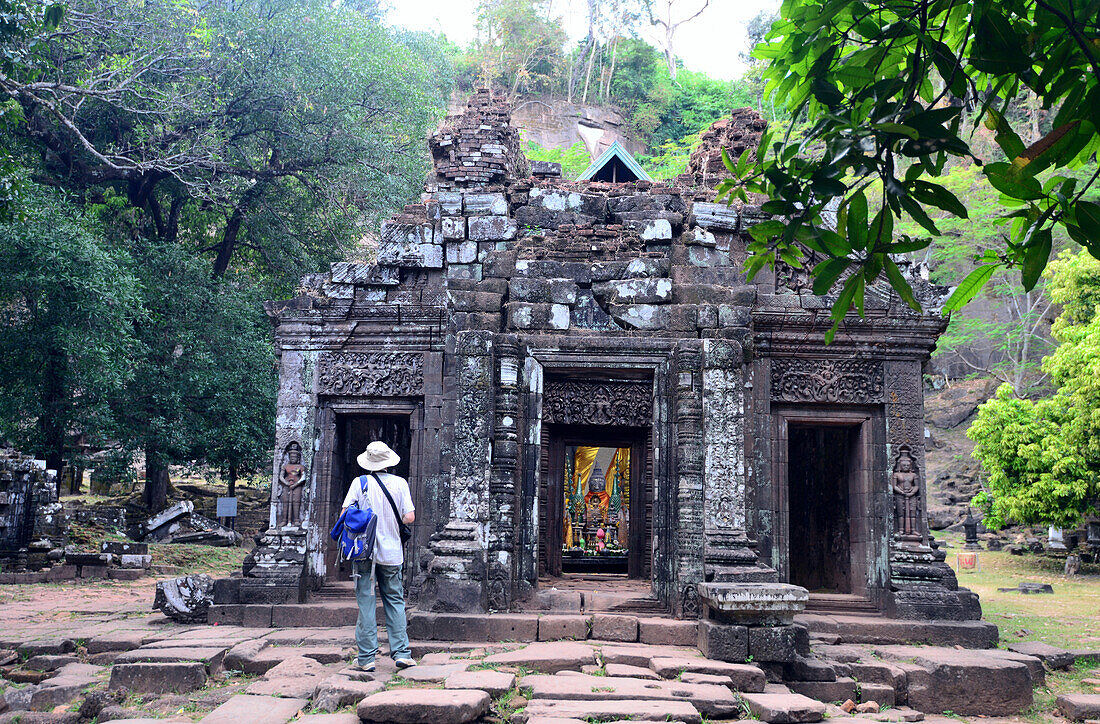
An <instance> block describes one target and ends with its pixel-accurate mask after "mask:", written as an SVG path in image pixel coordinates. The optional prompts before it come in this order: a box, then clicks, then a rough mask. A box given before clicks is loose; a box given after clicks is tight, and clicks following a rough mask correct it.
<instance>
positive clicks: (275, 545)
mask: <svg viewBox="0 0 1100 724" xmlns="http://www.w3.org/2000/svg"><path fill="white" fill-rule="evenodd" d="M509 118H510V109H509V107H508V106H507V104H506V103H504V102H503V101H502V100H499V99H496V98H494V97H492V96H491V95H490V94H488V93H487V92H478V93H476V94H475V95H474V96H473V97H472V98H471V100H470V102H469V105H468V107H467V109H466V111H465V113H464V114H462V115H460V116H457V117H454V118H451V119H448V123H447V124H446V125H445V126H444V127H443V128H442V129H441V130H440V131H439V132H438V133H436V134H435V135H434V136H433V137H432V138H431V139H430V140H429V146H430V149H431V153H432V157H433V161H434V169H433V173H432V175H431V176H430V177H429V180H428V182H427V184H426V188H425V193H424V195H423V200H422V203H420V204H417V205H414V206H409V207H407V208H406V209H405V212H404V213H403V214H400V215H397V216H395V217H394V218H392V219H390V220H388V221H386V222H384V223H383V225H382V229H381V241H380V244H379V248H378V252H377V258H376V259H375V260H374V262H373V263H370V264H355V263H339V264H333V265H332V267H331V269H330V270H328V271H327V272H325V273H323V274H318V275H314V276H310V277H307V278H305V279H303V281H302V286H301V292H300V294H299V296H297V297H296V298H294V299H291V300H289V301H285V302H277V303H271V304H270V305H269V308H268V311H269V314H270V316H271V318H272V319H273V321H274V324H275V337H276V344H277V349H278V354H279V359H280V389H279V399H278V418H277V423H276V441H275V442H276V453H275V455H276V459H275V474H274V480H273V486H272V503H271V518H270V526H269V528H268V530H267V531H266V533H264V534H263V535H262V537H261V538H260V539H259V541H258V542H259V545H258V547H257V548H256V550H255V551H254V552H253V553H252V554H250V556H249V558H248V559H247V560H246V562H245V566H244V571H243V577H241V579H240V585H239V586H234V587H233V588H232V590H231V592H229V593H223V594H222V595H223V596H225V597H230V598H233V599H235V600H232V601H230V600H222V601H217V602H218V603H299V602H305V601H308V600H310V598H311V596H312V594H313V593H314V592H316V591H319V590H323V589H324V587H325V585H326V584H327V583H329V582H332V581H337V580H340V579H341V578H344V577H346V576H347V566H346V564H341V563H340V562H339V561H338V560H337V552H336V549H335V547H334V546H333V545H332V544H331V542H330V541H329V539H328V530H329V528H330V526H331V525H332V523H333V521H334V520H335V518H336V516H337V514H338V512H339V507H340V504H341V501H342V500H343V498H344V494H345V491H346V490H347V488H348V485H349V484H350V483H351V481H352V479H353V478H354V477H355V476H356V475H358V474H359V473H360V471H359V470H358V469H357V467H356V466H355V462H354V461H355V456H356V455H357V454H358V453H360V452H362V450H363V449H364V448H365V446H366V444H367V443H368V442H370V441H371V440H375V439H381V440H384V441H385V442H387V443H388V444H389V445H390V446H391V447H393V448H394V449H395V450H396V451H397V452H398V453H399V454H400V455H401V457H402V464H401V467H400V468H399V469H398V470H397V472H398V473H399V474H401V475H403V476H405V477H406V478H408V480H409V482H410V486H411V489H412V492H413V497H414V501H415V504H416V507H417V519H416V523H415V526H414V527H415V534H414V537H413V539H412V541H411V542H410V544H409V547H408V549H407V551H408V553H407V556H408V558H407V562H406V582H407V587H408V591H409V594H410V596H411V597H412V598H413V600H414V602H415V603H416V605H417V606H418V607H419V608H420V609H421V610H434V611H452V612H461V611H485V610H509V609H516V608H519V607H522V606H524V605H527V603H528V602H530V601H532V600H535V599H537V597H538V595H539V592H540V591H541V590H544V589H546V588H548V587H551V586H554V585H556V583H557V582H559V581H562V580H565V579H568V578H569V577H571V576H606V577H608V578H609V579H610V578H615V579H619V578H621V579H623V580H627V581H629V580H634V581H637V582H638V585H639V586H640V587H642V588H644V590H646V591H647V592H648V593H649V595H650V596H651V597H652V600H653V601H654V602H655V605H656V606H658V607H659V608H661V609H662V610H665V611H667V612H668V613H670V614H671V615H674V616H679V617H685V618H688V617H697V616H699V615H700V613H701V610H702V608H703V607H704V605H703V604H705V603H706V601H702V602H701V600H700V595H701V592H702V591H704V589H705V588H706V584H715V583H721V584H741V583H745V584H748V583H788V584H792V585H794V586H800V587H802V588H804V589H806V590H808V591H809V592H810V593H809V601H810V607H811V609H812V608H813V607H814V606H815V605H817V606H821V607H825V608H828V609H830V610H835V609H842V610H852V611H866V612H882V613H885V614H887V615H891V616H896V617H902V618H914V619H930V618H947V619H956V620H964V619H975V618H978V617H980V607H979V605H978V601H977V597H976V596H975V595H973V594H972V593H971V592H969V591H967V590H965V589H959V588H958V585H957V582H956V580H955V577H954V574H953V573H952V571H951V569H950V568H949V567H948V566H947V565H945V563H944V557H945V556H944V553H943V552H942V551H941V550H938V549H937V548H936V545H935V542H934V541H932V540H931V538H930V537H929V533H928V528H927V522H926V515H925V501H926V493H925V478H924V471H925V465H924V407H923V386H922V376H921V372H922V365H923V363H924V362H925V361H926V360H927V359H928V357H929V354H930V353H931V351H932V349H933V348H934V346H935V343H936V338H937V336H938V335H939V334H940V333H941V332H942V331H943V329H944V326H945V323H946V320H945V318H944V317H943V316H941V315H940V314H939V312H938V309H939V301H940V299H941V295H942V291H943V290H941V289H938V288H935V287H933V286H931V285H929V284H928V283H927V282H926V281H924V280H923V279H922V278H921V276H920V274H919V273H918V272H917V271H916V270H913V269H909V268H904V267H903V268H904V271H905V273H906V274H907V275H908V276H909V278H910V281H911V283H912V285H913V287H914V289H915V290H916V292H917V294H918V298H919V299H920V300H921V301H922V303H923V306H924V309H925V312H924V313H920V314H918V313H915V312H913V311H912V310H910V309H909V308H908V307H907V306H906V305H905V303H904V302H902V301H900V300H899V298H898V297H897V295H896V294H895V293H893V292H892V291H891V290H890V288H889V287H888V286H886V285H885V284H883V285H876V286H873V287H871V288H869V289H868V290H867V301H866V316H864V317H862V318H861V317H858V316H855V315H854V314H853V315H850V316H849V317H848V318H847V319H846V320H845V323H844V324H843V325H842V326H841V328H840V330H839V332H838V333H837V335H836V338H835V341H834V342H833V343H832V344H830V345H826V344H825V343H824V334H825V332H826V330H828V329H829V327H830V325H831V320H830V319H829V310H830V307H831V306H832V303H833V300H834V298H835V297H833V296H831V295H829V296H817V295H814V294H813V292H812V289H811V285H810V284H809V279H808V278H807V275H806V274H805V272H804V271H802V270H799V269H794V268H791V267H788V266H785V265H783V264H780V265H777V267H776V268H775V269H774V270H773V269H768V268H765V269H764V270H763V271H761V272H760V273H758V274H757V275H756V277H755V278H754V279H753V280H752V281H751V282H750V281H748V280H747V279H746V277H745V274H744V273H743V271H742V266H743V262H744V260H745V258H746V251H745V247H746V243H747V241H748V240H749V239H750V238H751V237H749V235H748V230H749V229H750V228H751V227H752V226H753V225H754V224H756V223H759V222H760V221H762V220H764V219H766V218H767V217H766V216H765V215H764V214H762V213H761V211H760V209H759V207H756V206H750V205H745V206H737V205H734V206H727V205H726V204H724V203H714V192H713V191H712V189H713V187H714V185H715V183H716V182H717V181H718V180H719V179H720V178H721V176H722V174H723V173H724V167H723V165H722V163H721V160H720V158H719V156H718V149H719V148H722V147H725V148H728V149H729V150H730V155H731V156H736V155H738V154H740V152H741V151H742V150H743V149H744V148H755V147H756V145H757V142H758V139H759V136H760V133H761V132H762V130H763V128H764V123H763V121H762V120H761V119H760V118H759V116H757V115H756V114H755V113H754V112H752V111H750V110H747V109H744V110H742V111H738V112H735V113H734V114H733V116H732V117H730V118H727V119H725V120H723V121H720V122H719V123H718V124H715V127H714V128H712V129H711V130H710V131H708V132H707V134H705V136H704V141H703V144H702V146H701V147H700V149H699V150H698V151H696V153H695V154H694V155H693V157H692V159H691V164H690V166H689V172H688V173H687V174H685V175H684V176H682V177H680V178H678V179H677V180H676V181H675V182H669V183H658V182H651V181H647V180H639V178H638V177H637V175H636V174H633V173H625V172H624V171H622V170H621V169H618V168H615V169H613V170H612V172H611V174H610V177H611V178H614V179H620V178H622V177H624V176H625V177H626V178H628V179H630V180H628V181H625V182H624V181H618V180H616V181H595V180H587V181H576V182H570V181H566V180H564V179H562V178H561V177H560V169H555V168H554V167H553V166H552V165H548V164H539V163H529V162H528V161H527V160H526V159H525V158H524V156H523V154H522V153H521V151H520V150H519V139H518V136H517V133H516V131H515V130H514V129H513V128H512V127H511V126H510V125H509ZM624 153H625V152H624ZM630 161H633V159H630ZM611 162H613V163H618V164H621V165H623V166H624V168H627V170H629V162H627V161H626V160H624V159H623V158H621V157H620V156H618V155H613V157H611ZM589 176H591V177H592V178H593V179H598V178H604V177H607V176H608V174H607V173H605V174H603V175H601V174H600V170H599V169H595V170H594V171H593V172H592V173H590V174H589ZM811 263H812V262H811ZM223 590H224V591H229V590H230V589H229V588H228V587H227V588H225V589H223Z"/></svg>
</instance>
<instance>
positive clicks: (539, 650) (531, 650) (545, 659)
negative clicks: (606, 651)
mask: <svg viewBox="0 0 1100 724" xmlns="http://www.w3.org/2000/svg"><path fill="white" fill-rule="evenodd" d="M485 663H487V664H502V665H507V666H524V667H526V668H528V669H530V670H531V671H538V672H541V673H543V674H556V673H558V672H559V671H565V670H567V669H569V670H573V671H580V668H581V667H582V666H585V665H586V664H594V663H596V651H595V649H593V648H592V647H591V646H589V645H588V644H582V643H573V642H569V641H563V642H557V641H555V642H540V643H533V644H529V645H527V646H525V647H523V648H522V649H516V650H515V651H506V652H503V653H499V654H493V655H491V656H487V657H486V658H485Z"/></svg>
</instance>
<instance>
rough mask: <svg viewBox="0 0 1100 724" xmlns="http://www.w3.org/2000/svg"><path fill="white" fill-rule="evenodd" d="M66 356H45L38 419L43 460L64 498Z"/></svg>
mask: <svg viewBox="0 0 1100 724" xmlns="http://www.w3.org/2000/svg"><path fill="white" fill-rule="evenodd" d="M65 367H66V360H65V354H64V353H63V352H61V351H60V350H56V349H51V350H49V351H48V352H47V353H46V359H45V364H44V366H43V370H42V372H43V375H42V379H43V382H44V383H45V384H44V385H43V390H42V413H41V415H40V416H39V418H38V429H39V434H40V435H41V438H42V457H44V458H45V459H46V469H47V470H56V471H57V494H58V496H60V495H61V472H62V469H63V468H64V467H65V428H66V424H65V422H66V420H65V402H66V399H65V398H66V395H65Z"/></svg>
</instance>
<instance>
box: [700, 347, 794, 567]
mask: <svg viewBox="0 0 1100 724" xmlns="http://www.w3.org/2000/svg"><path fill="white" fill-rule="evenodd" d="M742 362H743V355H742V351H741V345H740V344H739V343H738V342H736V341H733V340H723V339H708V340H705V341H704V343H703V451H704V465H703V492H704V494H703V521H704V525H705V533H704V535H705V546H704V551H703V565H704V578H705V580H707V581H716V582H729V581H776V580H778V574H777V573H776V572H775V570H774V569H772V568H769V567H767V566H763V565H761V564H760V563H759V562H758V558H757V554H756V543H755V541H753V540H751V539H750V538H749V536H748V535H747V534H746V532H745V530H746V524H747V517H748V516H747V509H746V504H745V498H746V486H745V424H746V420H745V390H744V370H743V367H742Z"/></svg>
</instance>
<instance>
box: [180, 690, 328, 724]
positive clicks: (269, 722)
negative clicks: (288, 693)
mask: <svg viewBox="0 0 1100 724" xmlns="http://www.w3.org/2000/svg"><path fill="white" fill-rule="evenodd" d="M308 703H309V701H308V700H306V699H280V698H278V697H275V696H254V695H252V694H238V695H236V696H234V697H232V698H231V699H229V700H228V701H226V702H225V703H224V704H222V705H221V706H219V707H218V708H217V709H215V710H214V711H212V712H210V713H209V714H207V715H206V716H204V717H203V718H202V719H199V724H240V723H241V722H248V723H249V724H285V723H286V722H288V721H290V719H291V718H292V717H293V716H295V715H296V714H297V713H298V712H299V711H301V710H302V709H303V708H304V707H305V706H306V704H308Z"/></svg>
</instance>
